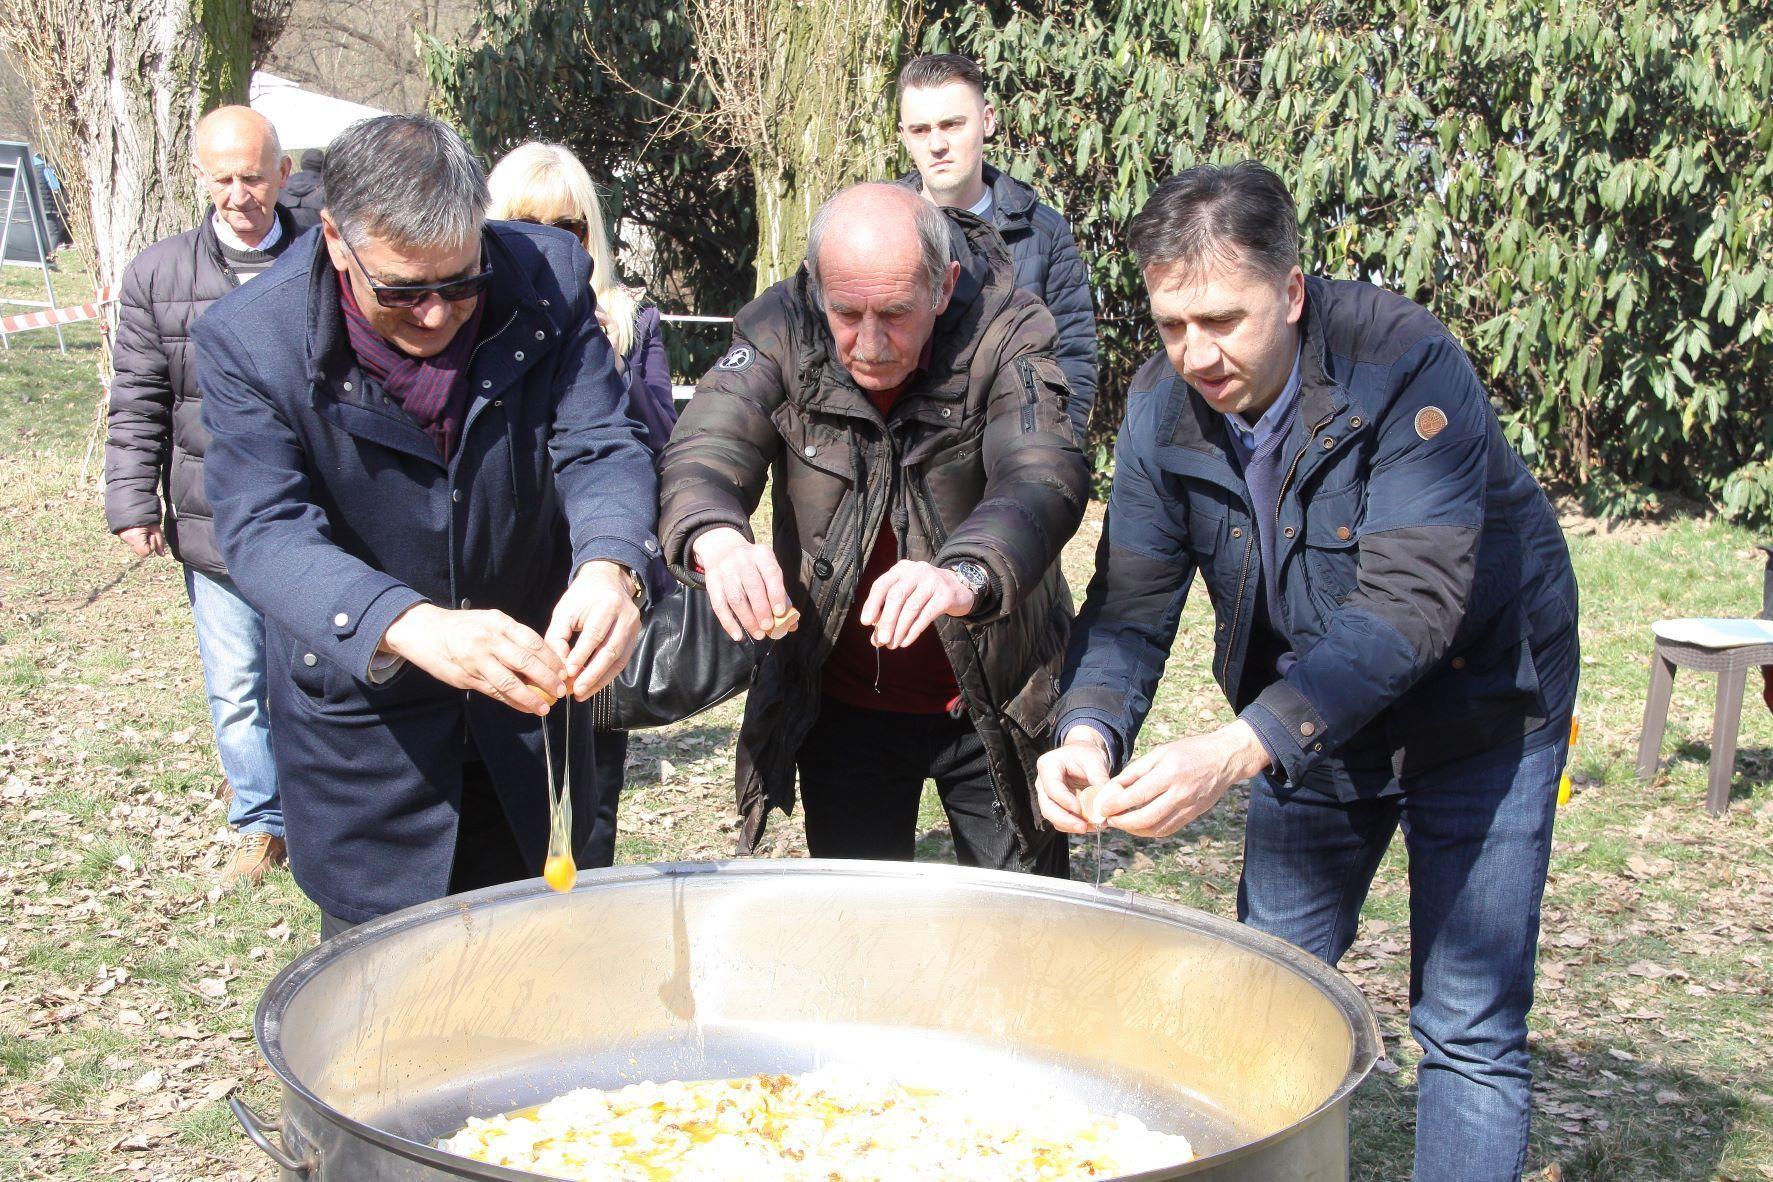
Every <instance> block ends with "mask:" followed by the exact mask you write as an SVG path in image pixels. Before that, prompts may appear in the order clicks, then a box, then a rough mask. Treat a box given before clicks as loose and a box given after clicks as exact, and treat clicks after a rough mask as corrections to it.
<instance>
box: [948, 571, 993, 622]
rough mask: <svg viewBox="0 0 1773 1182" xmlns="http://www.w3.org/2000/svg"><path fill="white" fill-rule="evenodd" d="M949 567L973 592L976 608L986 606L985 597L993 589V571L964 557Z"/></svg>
mask: <svg viewBox="0 0 1773 1182" xmlns="http://www.w3.org/2000/svg"><path fill="white" fill-rule="evenodd" d="M948 569H949V570H950V571H952V572H954V577H955V578H957V579H959V580H960V581H961V582H963V583H965V584H966V585H967V590H968V591H971V592H972V593H973V606H974V608H975V610H976V609H977V608H979V607H982V606H984V604H985V597H986V595H987V594H989V593H990V591H991V573H990V572H989V571H987V570H986V569H985V568H984V567H982V566H980V565H979V564H978V563H976V562H973V561H972V560H971V559H962V560H961V561H959V562H957V563H955V564H954V565H953V566H950V567H949V568H948Z"/></svg>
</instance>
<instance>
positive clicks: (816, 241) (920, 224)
mask: <svg viewBox="0 0 1773 1182" xmlns="http://www.w3.org/2000/svg"><path fill="white" fill-rule="evenodd" d="M863 183H864V184H868V183H871V182H863ZM874 183H877V182H874ZM861 187H862V186H861V185H851V186H850V187H849V188H847V189H841V190H839V191H838V192H837V194H836V195H835V196H833V197H832V198H831V199H830V200H829V201H827V202H825V204H823V205H821V206H819V209H818V212H816V213H814V214H813V224H812V226H811V228H810V229H809V230H808V231H807V236H806V272H807V281H808V283H809V284H810V285H811V287H812V292H813V304H814V306H815V307H818V308H820V309H821V310H822V309H823V308H824V306H825V282H824V278H823V276H822V275H820V273H819V252H820V250H821V249H822V248H823V247H824V245H825V234H826V232H827V231H828V230H830V228H831V220H832V217H833V216H834V215H835V213H836V209H837V207H838V206H839V205H842V204H843V203H844V199H845V198H846V197H847V196H848V195H849V194H850V193H852V192H854V191H855V190H856V189H859V188H861ZM904 192H905V194H906V195H907V196H910V197H912V198H913V200H915V201H916V202H917V204H916V206H915V207H914V211H913V213H912V218H913V219H914V220H915V222H916V225H917V245H918V255H919V259H918V262H919V266H918V273H919V277H920V278H921V279H922V280H923V285H924V290H926V291H928V292H929V293H930V306H931V307H935V306H936V305H937V304H939V303H940V302H941V301H942V281H943V280H944V279H946V278H947V277H948V264H949V262H950V261H951V260H952V259H953V251H952V249H951V248H950V245H949V243H950V238H949V225H950V223H949V221H948V215H947V214H945V213H943V212H942V210H941V209H940V208H939V207H938V206H936V205H935V204H933V203H931V202H929V201H925V200H924V199H923V198H922V197H917V196H916V195H915V194H913V193H912V192H911V190H910V189H905V190H904Z"/></svg>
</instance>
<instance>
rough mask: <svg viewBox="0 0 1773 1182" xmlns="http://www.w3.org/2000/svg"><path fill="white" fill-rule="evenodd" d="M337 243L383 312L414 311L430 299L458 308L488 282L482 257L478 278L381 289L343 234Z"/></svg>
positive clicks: (488, 271)
mask: <svg viewBox="0 0 1773 1182" xmlns="http://www.w3.org/2000/svg"><path fill="white" fill-rule="evenodd" d="M339 241H340V242H344V243H345V253H346V254H348V255H350V256H351V261H352V262H354V263H356V264H357V270H358V271H360V272H362V274H363V281H364V282H365V283H367V284H369V290H371V291H373V292H374V293H375V296H376V303H378V304H380V305H381V306H382V307H384V308H416V307H418V306H419V305H420V304H422V303H424V302H425V301H426V300H427V299H429V298H430V297H432V296H436V297H437V298H438V299H440V300H443V301H444V302H446V303H450V304H459V303H461V302H462V301H463V300H471V299H473V298H474V297H475V296H477V295H479V294H480V293H481V292H483V291H485V290H486V284H487V281H488V280H490V279H491V278H492V264H490V263H488V262H486V261H485V259H486V256H485V255H484V254H483V255H481V267H482V268H483V269H482V270H481V272H480V274H478V275H469V276H467V277H465V278H462V279H450V280H448V281H446V282H443V283H402V284H396V285H394V286H392V287H384V286H383V285H381V284H379V283H377V282H376V281H375V280H374V279H371V278H370V276H369V268H368V267H365V266H364V265H363V260H362V259H360V258H358V257H357V252H356V251H354V250H352V249H351V244H350V243H349V242H346V241H345V236H344V235H343V234H341V235H339Z"/></svg>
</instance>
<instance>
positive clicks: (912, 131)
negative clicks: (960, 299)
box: [899, 53, 1096, 442]
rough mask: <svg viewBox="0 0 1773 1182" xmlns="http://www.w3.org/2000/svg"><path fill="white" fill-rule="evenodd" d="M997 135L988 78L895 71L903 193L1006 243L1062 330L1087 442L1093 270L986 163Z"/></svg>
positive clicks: (965, 63)
mask: <svg viewBox="0 0 1773 1182" xmlns="http://www.w3.org/2000/svg"><path fill="white" fill-rule="evenodd" d="M996 127H997V112H996V110H995V109H993V108H992V106H991V104H990V103H989V102H987V101H986V98H985V76H984V75H983V74H982V73H980V71H979V67H978V66H977V65H975V64H974V63H973V61H972V60H971V59H970V58H964V57H962V56H960V55H959V54H957V53H932V54H925V55H924V56H922V57H916V58H912V59H911V60H910V61H909V62H907V63H905V68H904V69H903V70H901V71H899V140H900V142H902V143H903V144H904V145H905V150H906V151H907V152H909V153H910V154H911V159H912V162H913V163H915V164H916V165H917V171H916V172H915V173H913V174H912V175H910V176H908V177H906V178H905V183H906V184H909V185H910V186H911V187H912V188H914V189H918V190H920V191H921V192H922V193H923V195H924V196H925V197H926V198H928V199H929V200H930V201H932V202H934V203H935V204H937V205H945V206H949V207H950V208H954V209H965V210H968V211H970V212H972V213H974V214H977V215H978V216H979V217H981V218H983V219H985V221H986V222H987V223H989V224H990V225H991V226H993V227H995V228H996V230H997V232H998V234H999V235H1001V236H1002V237H1003V240H1004V244H1005V245H1007V246H1008V247H1009V248H1010V257H1011V259H1012V260H1014V262H1015V265H1016V286H1017V287H1019V288H1021V289H1022V290H1023V291H1026V292H1029V293H1031V294H1033V295H1035V296H1038V297H1039V298H1040V299H1041V301H1042V302H1044V303H1045V304H1046V306H1047V310H1048V311H1049V312H1051V313H1052V314H1053V321H1054V323H1055V324H1057V325H1058V328H1059V336H1058V342H1057V346H1056V348H1055V350H1054V356H1055V357H1056V358H1057V359H1058V362H1059V368H1060V369H1062V370H1063V371H1064V372H1065V381H1066V384H1067V385H1069V386H1070V387H1071V397H1070V399H1069V401H1068V402H1067V404H1066V411H1067V413H1068V414H1069V416H1070V418H1071V425H1072V428H1073V430H1074V431H1075V432H1076V433H1077V437H1078V440H1079V441H1080V442H1081V441H1082V439H1083V436H1084V428H1085V427H1087V426H1088V425H1089V421H1090V407H1092V406H1094V405H1095V402H1096V312H1095V307H1094V305H1093V304H1092V303H1091V302H1090V272H1089V268H1087V267H1085V266H1084V262H1083V259H1082V258H1080V257H1079V256H1078V253H1077V240H1076V239H1075V238H1073V237H1072V236H1071V227H1070V226H1069V225H1067V224H1066V222H1065V219H1064V218H1063V217H1062V216H1060V214H1059V213H1058V212H1057V211H1056V210H1054V209H1052V208H1051V207H1050V206H1047V205H1043V204H1041V202H1040V201H1038V200H1037V199H1036V198H1035V195H1034V190H1033V189H1030V188H1029V187H1028V186H1027V185H1025V184H1023V183H1022V182H1021V181H1018V180H1015V179H1013V178H1011V177H1010V176H1008V175H1007V174H1005V173H1002V172H999V171H998V170H997V169H995V168H993V167H991V165H989V164H987V163H985V156H984V148H985V140H986V139H987V138H988V137H989V136H990V135H991V133H992V132H993V131H994V130H995V129H996Z"/></svg>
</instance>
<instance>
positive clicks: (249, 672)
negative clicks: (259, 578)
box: [185, 566, 283, 837]
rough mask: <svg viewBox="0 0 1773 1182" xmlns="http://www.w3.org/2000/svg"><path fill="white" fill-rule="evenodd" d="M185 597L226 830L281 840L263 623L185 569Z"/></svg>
mask: <svg viewBox="0 0 1773 1182" xmlns="http://www.w3.org/2000/svg"><path fill="white" fill-rule="evenodd" d="M185 594H186V595H188V596H190V599H191V618H192V620H193V621H194V622H195V623H196V625H197V651H198V653H199V654H200V655H201V656H202V658H203V686H204V689H206V690H207V691H208V693H209V722H210V725H211V726H213V727H214V728H215V746H216V752H217V753H218V754H219V755H220V756H221V757H222V771H223V773H224V774H226V775H227V777H228V783H229V784H230V785H231V786H232V787H233V789H234V802H233V804H232V805H230V806H229V808H228V824H230V825H232V826H233V827H234V828H235V829H237V830H239V831H240V832H241V833H269V834H271V835H273V836H275V837H282V836H283V804H282V802H281V801H280V800H279V799H278V797H277V765H276V764H275V763H273V762H272V760H271V720H270V716H269V715H268V714H267V713H266V710H265V620H264V617H263V616H261V615H259V613H258V609H256V608H255V607H253V606H252V604H250V603H248V602H246V600H244V599H242V598H241V597H240V592H239V591H238V590H236V589H235V587H234V584H233V583H232V582H230V581H229V580H227V579H216V578H211V577H210V576H209V575H206V574H203V573H201V572H200V571H197V570H195V569H193V568H191V567H189V566H187V567H186V568H185Z"/></svg>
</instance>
